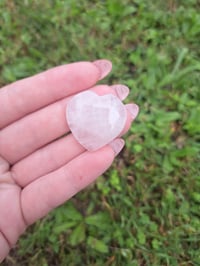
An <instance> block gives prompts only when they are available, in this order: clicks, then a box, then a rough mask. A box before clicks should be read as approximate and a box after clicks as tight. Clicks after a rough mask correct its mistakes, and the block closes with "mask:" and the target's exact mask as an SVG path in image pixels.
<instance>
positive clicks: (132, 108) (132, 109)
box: [125, 103, 139, 120]
mask: <svg viewBox="0 0 200 266" xmlns="http://www.w3.org/2000/svg"><path fill="white" fill-rule="evenodd" d="M125 106H126V110H127V111H128V112H129V114H130V116H131V119H132V120H134V119H135V118H136V117H137V115H138V113H139V106H138V105H137V104H135V103H129V104H126V105H125Z"/></svg>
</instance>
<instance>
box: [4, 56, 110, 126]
mask: <svg viewBox="0 0 200 266" xmlns="http://www.w3.org/2000/svg"><path fill="white" fill-rule="evenodd" d="M111 68H112V64H111V62H110V61H108V60H97V61H95V62H93V63H92V62H77V63H72V64H68V65H62V66H58V67H55V68H52V69H50V70H47V71H44V72H42V73H40V74H37V75H35V76H32V77H29V78H25V79H22V80H20V81H17V82H14V83H12V84H10V85H8V86H5V87H3V88H2V89H1V90H0V113H1V116H0V128H3V127H5V126H7V125H9V124H10V123H12V122H14V121H16V120H18V119H20V118H22V117H24V116H25V115H27V114H29V113H32V112H34V111H36V110H38V109H40V108H42V107H44V106H46V105H48V104H50V103H53V102H55V101H57V100H60V99H62V98H64V97H66V96H69V95H71V94H74V93H77V92H80V91H82V90H85V89H88V88H90V87H92V86H93V85H94V84H96V82H97V81H98V80H99V79H102V78H103V77H105V76H106V75H107V74H108V73H109V72H110V70H111Z"/></svg>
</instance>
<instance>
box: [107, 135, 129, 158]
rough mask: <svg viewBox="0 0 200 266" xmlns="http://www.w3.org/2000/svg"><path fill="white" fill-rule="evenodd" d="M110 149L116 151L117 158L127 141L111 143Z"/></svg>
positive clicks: (119, 139)
mask: <svg viewBox="0 0 200 266" xmlns="http://www.w3.org/2000/svg"><path fill="white" fill-rule="evenodd" d="M109 145H110V147H111V148H112V150H113V151H114V154H115V156H117V155H118V154H119V153H120V151H121V150H122V149H123V147H124V145H125V141H124V140H123V139H121V138H117V139H115V140H113V141H112V142H110V143H109Z"/></svg>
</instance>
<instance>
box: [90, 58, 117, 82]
mask: <svg viewBox="0 0 200 266" xmlns="http://www.w3.org/2000/svg"><path fill="white" fill-rule="evenodd" d="M93 64H94V65H95V66H96V67H97V68H98V69H99V72H100V77H99V79H103V78H105V77H106V76H107V75H108V73H109V72H110V71H111V69H112V63H111V62H110V61H109V60H106V59H100V60H96V61H94V62H93Z"/></svg>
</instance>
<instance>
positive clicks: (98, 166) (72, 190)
mask: <svg viewBox="0 0 200 266" xmlns="http://www.w3.org/2000/svg"><path fill="white" fill-rule="evenodd" d="M123 146H124V141H123V140H122V139H115V140H114V141H113V142H112V143H110V144H109V145H107V146H105V147H104V148H102V149H100V150H98V151H95V152H88V151H87V152H85V153H83V154H81V155H80V156H78V157H77V158H75V159H74V160H72V161H70V162H69V163H68V164H67V165H65V166H63V167H61V168H60V169H58V170H56V171H54V172H52V173H50V174H48V175H45V176H43V177H41V178H39V179H37V180H36V181H34V182H32V183H30V184H29V185H28V186H27V187H25V188H24V189H23V191H22V194H21V204H22V212H23V215H24V218H25V221H26V223H27V225H29V224H32V223H33V222H35V221H36V220H38V219H40V218H42V217H43V216H45V215H46V214H47V213H48V212H49V211H51V210H52V209H54V208H55V207H57V206H59V205H61V204H62V203H64V202H65V201H67V200H68V199H70V198H71V197H72V196H74V195H75V194H77V193H78V192H79V191H81V190H82V189H84V188H85V187H87V186H88V185H89V184H91V183H92V182H93V181H94V180H95V179H96V178H97V177H98V176H100V175H101V174H102V173H103V172H105V171H106V170H107V169H108V168H109V167H110V165H111V164H112V162H113V160H114V158H115V156H116V155H117V154H118V153H119V152H120V151H121V149H122V148H123Z"/></svg>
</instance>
